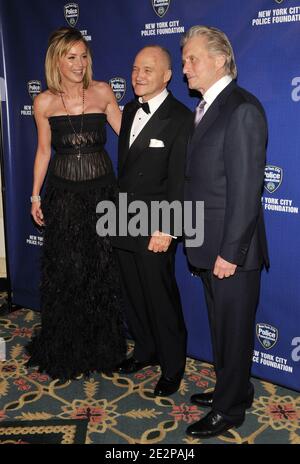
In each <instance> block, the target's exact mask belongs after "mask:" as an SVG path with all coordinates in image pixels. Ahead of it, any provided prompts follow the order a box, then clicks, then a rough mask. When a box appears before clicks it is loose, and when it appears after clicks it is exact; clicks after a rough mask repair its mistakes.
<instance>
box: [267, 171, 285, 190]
mask: <svg viewBox="0 0 300 464" xmlns="http://www.w3.org/2000/svg"><path fill="white" fill-rule="evenodd" d="M282 179H283V170H282V168H280V167H278V166H270V165H267V166H266V167H265V180H264V187H265V189H266V190H267V191H268V192H269V193H274V192H275V191H276V190H277V189H278V188H279V187H280V185H281V184H282Z"/></svg>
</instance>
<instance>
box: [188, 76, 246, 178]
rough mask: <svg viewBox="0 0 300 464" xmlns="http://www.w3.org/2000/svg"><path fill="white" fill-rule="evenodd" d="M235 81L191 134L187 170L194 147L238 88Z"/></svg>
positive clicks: (228, 86) (221, 94)
mask: <svg viewBox="0 0 300 464" xmlns="http://www.w3.org/2000/svg"><path fill="white" fill-rule="evenodd" d="M236 86H237V85H236V83H235V81H231V82H230V84H228V85H227V87H225V89H224V90H222V92H221V93H220V94H219V95H218V96H217V98H216V99H215V100H214V101H213V103H212V104H211V106H210V107H209V108H208V110H207V111H206V113H205V114H204V116H203V118H202V119H201V121H200V122H199V124H198V126H197V127H196V129H195V130H194V132H193V133H192V134H191V136H190V138H189V141H188V148H187V159H186V172H187V171H188V168H189V164H190V160H191V154H192V151H193V148H194V147H198V144H199V143H200V140H201V138H202V137H203V136H204V135H205V133H206V132H207V131H208V129H209V128H210V127H211V126H212V125H213V123H214V122H215V120H216V119H217V117H218V116H219V114H220V111H221V108H222V106H223V105H224V103H225V102H226V100H227V97H228V96H229V95H230V94H231V93H232V91H233V90H234V88H236Z"/></svg>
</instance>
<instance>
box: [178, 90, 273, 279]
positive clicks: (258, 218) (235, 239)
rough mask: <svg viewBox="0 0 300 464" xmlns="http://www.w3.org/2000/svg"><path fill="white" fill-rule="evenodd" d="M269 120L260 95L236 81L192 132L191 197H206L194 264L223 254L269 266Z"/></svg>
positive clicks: (242, 266) (248, 264)
mask: <svg viewBox="0 0 300 464" xmlns="http://www.w3.org/2000/svg"><path fill="white" fill-rule="evenodd" d="M266 143H267V123H266V118H265V113H264V110H263V108H262V106H261V104H260V102H259V101H258V100H257V98H256V97H254V95H252V94H250V93H249V92H247V91H246V90H244V89H242V88H241V87H238V86H237V84H236V83H235V82H234V81H232V82H231V83H230V84H229V85H228V86H227V87H226V88H225V89H224V90H223V91H222V92H221V93H220V94H219V95H218V97H217V98H216V99H215V100H214V102H213V103H212V105H211V106H210V107H209V108H208V110H207V112H206V113H205V115H204V117H203V118H202V120H201V121H200V123H199V125H198V126H197V128H196V129H195V130H194V132H193V133H191V135H190V138H189V143H188V149H187V160H186V174H185V186H184V191H185V193H184V198H185V200H189V201H192V202H193V204H194V202H195V201H197V200H198V201H204V243H203V245H202V246H201V247H195V248H193V247H188V248H186V252H187V256H188V259H189V261H190V263H191V264H192V265H193V266H195V267H197V268H202V269H213V267H214V263H215V260H216V258H217V256H218V255H220V256H221V257H222V258H224V259H225V260H227V261H229V262H231V263H234V264H237V265H238V270H251V269H258V268H260V267H261V265H262V264H265V265H266V267H268V266H269V258H268V251H267V242H266V235H265V227H264V219H263V210H262V205H261V194H262V187H263V180H264V168H265V156H266Z"/></svg>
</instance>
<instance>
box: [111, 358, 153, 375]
mask: <svg viewBox="0 0 300 464" xmlns="http://www.w3.org/2000/svg"><path fill="white" fill-rule="evenodd" d="M157 364H158V362H157V361H155V360H153V359H150V360H149V361H143V362H140V361H138V360H137V359H135V358H133V357H131V358H127V359H124V361H122V362H121V363H120V364H119V365H118V366H117V367H116V368H115V372H119V373H120V374H134V373H135V372H138V371H140V370H141V369H144V367H146V366H155V365H157Z"/></svg>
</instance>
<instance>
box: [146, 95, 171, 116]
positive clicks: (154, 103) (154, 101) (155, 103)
mask: <svg viewBox="0 0 300 464" xmlns="http://www.w3.org/2000/svg"><path fill="white" fill-rule="evenodd" d="M168 95H169V92H168V91H167V89H164V90H163V91H162V92H161V93H159V94H158V95H156V96H155V97H153V98H151V99H150V100H148V102H147V103H148V105H149V108H150V113H151V114H152V113H154V112H155V111H156V110H157V108H158V107H159V106H160V105H161V104H162V102H163V101H164V100H165V99H166V98H167V96H168ZM139 102H140V103H143V100H142V97H139Z"/></svg>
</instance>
